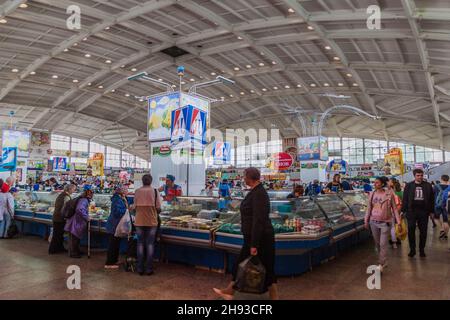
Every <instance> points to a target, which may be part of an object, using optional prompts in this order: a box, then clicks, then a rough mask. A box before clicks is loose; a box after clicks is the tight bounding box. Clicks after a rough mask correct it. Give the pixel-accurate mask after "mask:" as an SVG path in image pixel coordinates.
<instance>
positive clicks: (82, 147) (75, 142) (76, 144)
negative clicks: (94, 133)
mask: <svg viewBox="0 0 450 320" xmlns="http://www.w3.org/2000/svg"><path fill="white" fill-rule="evenodd" d="M88 145H89V141H87V140H81V139H76V138H72V146H71V150H72V151H82V152H87V151H88Z"/></svg>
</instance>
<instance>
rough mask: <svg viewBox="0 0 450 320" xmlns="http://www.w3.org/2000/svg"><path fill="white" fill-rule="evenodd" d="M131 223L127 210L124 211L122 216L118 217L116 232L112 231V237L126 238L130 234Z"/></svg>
mask: <svg viewBox="0 0 450 320" xmlns="http://www.w3.org/2000/svg"><path fill="white" fill-rule="evenodd" d="M131 229H132V224H131V218H130V213H129V212H128V210H127V211H126V212H125V214H124V215H123V217H122V218H121V219H120V221H119V224H118V225H117V228H116V232H115V233H114V237H116V238H127V237H128V236H129V235H130V234H131Z"/></svg>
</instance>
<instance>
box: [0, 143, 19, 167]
mask: <svg viewBox="0 0 450 320" xmlns="http://www.w3.org/2000/svg"><path fill="white" fill-rule="evenodd" d="M16 167H17V148H12V147H7V148H3V149H2V157H1V159H0V172H6V171H15V170H16Z"/></svg>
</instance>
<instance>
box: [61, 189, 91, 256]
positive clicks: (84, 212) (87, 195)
mask: <svg viewBox="0 0 450 320" xmlns="http://www.w3.org/2000/svg"><path fill="white" fill-rule="evenodd" d="M83 189H84V191H83V193H82V194H81V196H80V198H79V199H78V200H77V203H76V206H75V214H74V215H73V216H72V217H71V218H69V219H68V220H67V222H66V226H65V228H64V230H65V231H67V232H69V233H70V235H69V236H70V238H69V255H70V257H71V258H81V252H80V241H81V238H82V237H83V235H84V234H85V232H86V227H87V224H88V223H89V203H90V202H91V200H92V197H93V196H94V192H93V191H92V187H91V186H90V185H85V186H84V188H83Z"/></svg>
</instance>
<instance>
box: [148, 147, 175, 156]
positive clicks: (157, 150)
mask: <svg viewBox="0 0 450 320" xmlns="http://www.w3.org/2000/svg"><path fill="white" fill-rule="evenodd" d="M152 154H153V155H154V156H161V157H169V156H170V155H171V154H172V149H171V148H170V146H169V145H162V146H160V147H154V148H153V150H152Z"/></svg>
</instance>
